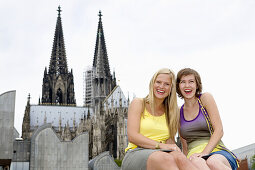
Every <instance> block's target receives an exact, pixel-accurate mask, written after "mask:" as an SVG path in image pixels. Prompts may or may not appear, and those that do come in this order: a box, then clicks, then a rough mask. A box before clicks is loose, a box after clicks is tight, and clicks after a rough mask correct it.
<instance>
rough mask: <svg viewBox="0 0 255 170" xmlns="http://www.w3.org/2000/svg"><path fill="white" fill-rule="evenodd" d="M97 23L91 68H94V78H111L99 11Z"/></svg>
mask: <svg viewBox="0 0 255 170" xmlns="http://www.w3.org/2000/svg"><path fill="white" fill-rule="evenodd" d="M98 16H99V22H98V29H97V39H96V47H95V54H94V60H93V67H94V68H95V73H96V76H99V77H108V76H111V73H110V67H109V61H108V56H107V50H106V45H105V38H104V31H103V24H102V16H103V15H102V13H101V11H99V14H98Z"/></svg>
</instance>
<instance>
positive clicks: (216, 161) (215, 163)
mask: <svg viewBox="0 0 255 170" xmlns="http://www.w3.org/2000/svg"><path fill="white" fill-rule="evenodd" d="M206 163H207V165H208V166H209V167H210V168H217V167H219V166H224V167H225V166H226V167H230V164H229V163H228V160H227V159H226V158H225V157H224V156H222V155H218V154H215V155H212V156H210V157H209V158H208V159H207V161H206Z"/></svg>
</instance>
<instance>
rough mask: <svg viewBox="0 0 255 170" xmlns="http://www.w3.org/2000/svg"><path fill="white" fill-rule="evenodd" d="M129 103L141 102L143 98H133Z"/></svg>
mask: <svg viewBox="0 0 255 170" xmlns="http://www.w3.org/2000/svg"><path fill="white" fill-rule="evenodd" d="M131 104H135V105H136V104H138V105H139V104H143V98H134V99H133V100H132V102H131Z"/></svg>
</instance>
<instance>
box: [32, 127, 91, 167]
mask: <svg viewBox="0 0 255 170" xmlns="http://www.w3.org/2000/svg"><path fill="white" fill-rule="evenodd" d="M88 142H89V137H88V133H83V134H81V135H79V136H77V137H76V138H75V139H73V140H72V141H70V142H62V141H60V139H59V138H58V137H57V135H56V134H55V132H54V131H53V129H52V128H51V125H50V124H45V125H43V126H41V127H39V128H38V129H37V130H36V131H35V132H34V134H33V135H32V138H31V155H30V170H88Z"/></svg>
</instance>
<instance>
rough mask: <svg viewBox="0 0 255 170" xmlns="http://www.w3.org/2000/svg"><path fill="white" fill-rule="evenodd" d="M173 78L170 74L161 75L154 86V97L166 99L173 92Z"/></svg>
mask: <svg viewBox="0 0 255 170" xmlns="http://www.w3.org/2000/svg"><path fill="white" fill-rule="evenodd" d="M171 86H172V84H171V78H170V76H169V74H159V75H158V76H157V78H156V79H155V82H154V85H153V92H154V96H155V98H157V99H165V98H166V97H167V96H168V95H169V94H170V92H171Z"/></svg>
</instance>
